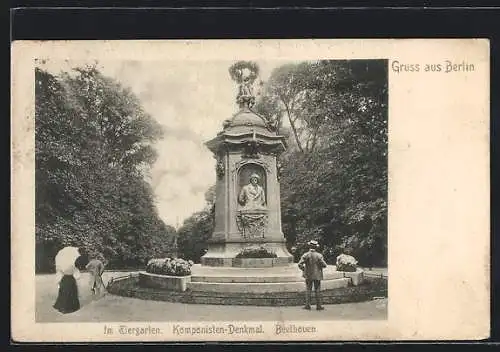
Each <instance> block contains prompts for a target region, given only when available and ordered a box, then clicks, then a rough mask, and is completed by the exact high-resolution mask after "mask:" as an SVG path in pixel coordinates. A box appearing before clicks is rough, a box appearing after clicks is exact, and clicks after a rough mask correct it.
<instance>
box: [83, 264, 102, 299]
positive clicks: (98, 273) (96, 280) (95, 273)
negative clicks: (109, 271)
mask: <svg viewBox="0 0 500 352" xmlns="http://www.w3.org/2000/svg"><path fill="white" fill-rule="evenodd" d="M104 267H105V265H104V263H103V262H102V261H101V260H99V259H92V260H91V261H89V263H88V264H87V266H86V267H85V268H86V269H87V270H88V271H89V274H90V289H91V291H92V293H93V294H94V295H95V294H99V295H100V294H101V292H104V290H105V289H106V287H105V285H104V282H103V281H102V274H103V273H104Z"/></svg>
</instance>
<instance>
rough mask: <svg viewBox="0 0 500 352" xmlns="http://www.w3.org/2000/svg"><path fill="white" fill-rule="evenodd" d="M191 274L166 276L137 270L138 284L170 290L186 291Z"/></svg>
mask: <svg viewBox="0 0 500 352" xmlns="http://www.w3.org/2000/svg"><path fill="white" fill-rule="evenodd" d="M189 282H191V276H168V275H158V274H151V273H146V272H144V271H141V272H139V285H140V286H143V287H151V288H161V289H164V290H171V291H180V292H182V291H186V289H187V285H188V283H189Z"/></svg>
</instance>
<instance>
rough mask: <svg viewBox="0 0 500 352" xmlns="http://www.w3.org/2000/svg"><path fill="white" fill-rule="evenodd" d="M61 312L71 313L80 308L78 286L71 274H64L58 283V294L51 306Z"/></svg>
mask: <svg viewBox="0 0 500 352" xmlns="http://www.w3.org/2000/svg"><path fill="white" fill-rule="evenodd" d="M53 307H54V308H55V309H57V310H58V311H60V312H61V313H73V312H76V311H77V310H78V309H80V301H79V300H78V286H77V285H76V280H75V278H74V277H73V275H64V276H63V277H62V279H61V282H60V283H59V294H58V295H57V300H56V303H55V304H54V306H53Z"/></svg>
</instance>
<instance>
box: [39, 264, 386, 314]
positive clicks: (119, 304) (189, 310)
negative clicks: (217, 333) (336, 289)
mask: <svg viewBox="0 0 500 352" xmlns="http://www.w3.org/2000/svg"><path fill="white" fill-rule="evenodd" d="M128 274H129V273H124V272H106V273H105V274H104V276H103V279H104V283H105V284H106V283H107V282H108V281H109V279H110V278H111V277H119V276H124V275H128ZM78 286H79V295H80V302H81V306H82V308H81V309H80V310H79V311H77V312H75V313H71V314H61V313H59V312H58V311H56V310H55V309H53V308H52V304H53V303H54V302H55V299H56V297H57V285H56V283H55V275H36V308H35V315H36V317H35V318H36V321H37V322H102V323H104V322H127V321H134V322H140V321H151V322H168V321H234V320H240V321H242V320H245V321H292V320H381V319H386V318H387V300H386V299H383V300H373V301H368V302H361V303H347V304H334V305H326V306H325V307H326V310H324V311H316V310H311V311H306V310H303V309H301V307H253V306H220V305H202V304H183V303H171V302H158V301H149V300H141V299H136V298H128V297H120V296H115V295H111V294H106V295H104V296H103V297H99V298H93V297H92V295H91V292H90V285H89V275H88V274H87V273H82V275H81V277H80V279H79V280H78Z"/></svg>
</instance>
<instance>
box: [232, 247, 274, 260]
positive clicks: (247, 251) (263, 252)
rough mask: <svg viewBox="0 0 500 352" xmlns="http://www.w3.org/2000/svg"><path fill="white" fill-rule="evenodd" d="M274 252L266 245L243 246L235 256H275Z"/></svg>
mask: <svg viewBox="0 0 500 352" xmlns="http://www.w3.org/2000/svg"><path fill="white" fill-rule="evenodd" d="M277 257H278V256H277V255H276V253H274V252H271V251H270V250H269V249H267V248H266V247H258V248H244V249H243V250H242V251H241V252H239V253H238V254H237V255H236V258H277Z"/></svg>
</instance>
